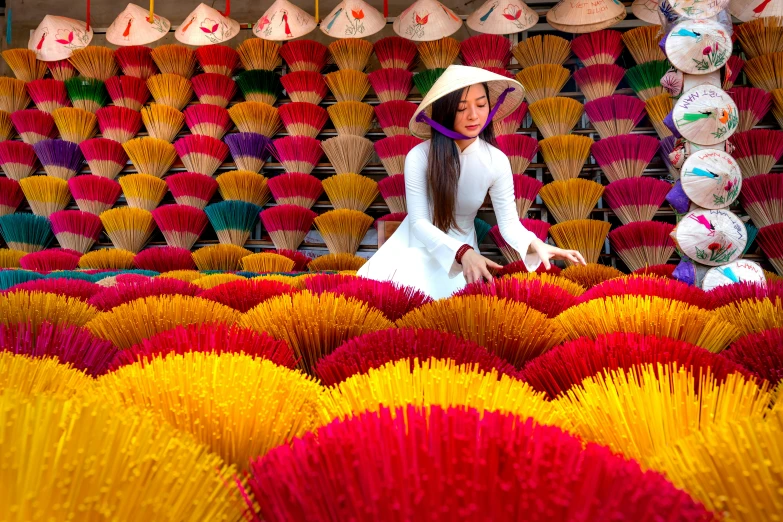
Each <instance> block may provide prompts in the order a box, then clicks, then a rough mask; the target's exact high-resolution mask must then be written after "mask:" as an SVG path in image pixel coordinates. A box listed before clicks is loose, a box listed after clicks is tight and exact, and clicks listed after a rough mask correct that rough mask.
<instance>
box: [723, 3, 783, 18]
mask: <svg viewBox="0 0 783 522" xmlns="http://www.w3.org/2000/svg"><path fill="white" fill-rule="evenodd" d="M729 12H730V13H731V14H732V15H734V16H736V17H737V18H738V19H740V20H741V21H743V22H749V21H751V20H754V19H756V18H762V17H767V16H783V1H781V0H731V4H730V5H729Z"/></svg>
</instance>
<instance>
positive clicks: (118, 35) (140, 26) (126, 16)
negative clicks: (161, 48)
mask: <svg viewBox="0 0 783 522" xmlns="http://www.w3.org/2000/svg"><path fill="white" fill-rule="evenodd" d="M169 29H171V22H169V21H168V20H167V19H165V18H163V17H162V16H160V15H157V14H153V15H152V20H150V12H149V11H148V10H147V9H144V8H141V7H139V6H137V5H135V4H128V6H127V7H126V8H125V10H124V11H123V12H122V13H120V15H119V16H118V17H117V18H115V19H114V21H113V22H112V23H111V25H110V26H109V28H108V29H107V30H106V39H107V40H108V41H109V42H110V43H113V44H114V45H123V46H126V45H146V44H149V43H152V42H154V41H156V40H160V39H161V38H163V37H164V36H166V34H167V33H168V32H169Z"/></svg>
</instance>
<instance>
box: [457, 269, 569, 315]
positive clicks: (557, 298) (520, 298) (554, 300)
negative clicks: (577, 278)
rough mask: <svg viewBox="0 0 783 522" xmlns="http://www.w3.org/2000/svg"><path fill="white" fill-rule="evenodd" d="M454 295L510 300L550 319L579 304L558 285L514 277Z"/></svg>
mask: <svg viewBox="0 0 783 522" xmlns="http://www.w3.org/2000/svg"><path fill="white" fill-rule="evenodd" d="M454 295H455V296H461V295H489V296H495V297H499V298H500V299H508V300H510V301H514V302H516V303H524V304H526V305H527V306H528V307H530V308H532V309H534V310H538V311H539V312H541V313H543V314H545V315H546V316H547V317H549V318H550V319H552V318H554V317H557V316H558V315H560V314H561V313H563V312H564V311H565V310H566V309H568V308H570V307H572V306H574V305H576V304H577V298H576V296H574V295H572V294H570V293H568V291H567V290H564V289H563V288H560V287H559V286H557V285H554V284H549V283H545V282H543V281H541V280H539V279H516V278H514V277H504V278H501V279H498V280H496V281H493V282H492V283H485V282H483V281H480V282H475V283H471V284H469V285H467V286H465V288H463V289H462V290H460V291H458V292H455V293H454Z"/></svg>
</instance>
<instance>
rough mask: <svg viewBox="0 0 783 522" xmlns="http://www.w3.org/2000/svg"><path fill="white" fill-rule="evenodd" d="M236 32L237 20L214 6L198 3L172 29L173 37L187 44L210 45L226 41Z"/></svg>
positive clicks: (237, 30)
mask: <svg viewBox="0 0 783 522" xmlns="http://www.w3.org/2000/svg"><path fill="white" fill-rule="evenodd" d="M237 33H239V22H237V21H236V20H232V19H231V18H227V17H225V16H223V13H221V12H220V11H218V10H217V9H215V8H214V7H209V6H208V5H206V4H199V5H198V7H197V8H195V9H194V10H193V11H192V12H191V13H190V14H189V15H188V16H187V17H186V18H185V20H184V21H183V22H182V25H180V26H179V27H178V28H177V30H176V31H174V38H176V39H177V40H179V41H180V42H182V43H184V44H187V45H212V44H219V43H223V42H227V41H229V40H231V39H232V38H233V37H235V36H236V35H237Z"/></svg>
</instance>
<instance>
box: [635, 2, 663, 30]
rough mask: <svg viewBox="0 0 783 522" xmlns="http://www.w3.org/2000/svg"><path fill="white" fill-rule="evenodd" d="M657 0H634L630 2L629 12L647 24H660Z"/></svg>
mask: <svg viewBox="0 0 783 522" xmlns="http://www.w3.org/2000/svg"><path fill="white" fill-rule="evenodd" d="M660 4H661V3H660V1H659V0H634V2H633V4H631V12H632V13H633V14H634V15H635V16H636V18H638V19H639V20H644V21H645V22H647V23H648V24H653V25H661V18H660V16H659V15H658V6H659V5H660Z"/></svg>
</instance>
